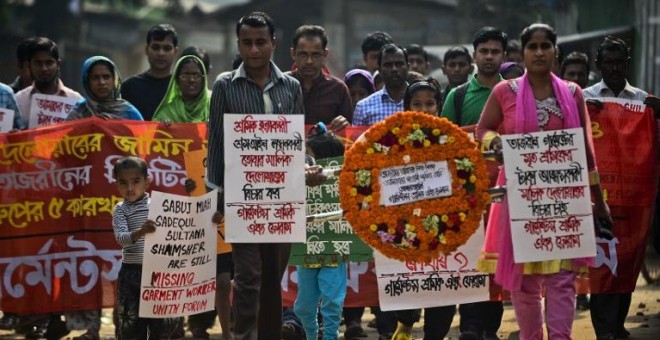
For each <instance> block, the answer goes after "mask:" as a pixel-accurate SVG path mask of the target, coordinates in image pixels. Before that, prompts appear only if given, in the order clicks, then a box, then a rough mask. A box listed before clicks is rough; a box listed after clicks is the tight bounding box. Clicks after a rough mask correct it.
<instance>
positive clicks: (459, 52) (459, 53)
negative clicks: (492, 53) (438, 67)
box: [442, 45, 472, 64]
mask: <svg viewBox="0 0 660 340" xmlns="http://www.w3.org/2000/svg"><path fill="white" fill-rule="evenodd" d="M457 57H465V58H466V59H467V61H468V63H469V64H472V55H470V51H468V49H467V48H465V46H460V45H459V46H454V47H452V48H450V49H448V50H447V52H445V57H444V59H443V60H442V62H443V63H444V64H447V61H449V59H454V58H457Z"/></svg>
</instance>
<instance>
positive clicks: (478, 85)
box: [468, 74, 504, 91]
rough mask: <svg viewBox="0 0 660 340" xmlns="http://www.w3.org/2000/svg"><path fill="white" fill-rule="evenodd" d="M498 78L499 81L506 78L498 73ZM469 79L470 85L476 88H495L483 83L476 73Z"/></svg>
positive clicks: (490, 89) (489, 89)
mask: <svg viewBox="0 0 660 340" xmlns="http://www.w3.org/2000/svg"><path fill="white" fill-rule="evenodd" d="M498 78H499V81H502V80H504V78H502V75H498ZM468 81H469V82H470V87H472V88H474V89H475V90H482V89H487V90H488V91H492V90H493V89H492V88H490V87H488V86H486V85H484V84H482V83H481V82H480V81H479V77H477V75H476V74H475V75H471V76H470V79H469V80H468Z"/></svg>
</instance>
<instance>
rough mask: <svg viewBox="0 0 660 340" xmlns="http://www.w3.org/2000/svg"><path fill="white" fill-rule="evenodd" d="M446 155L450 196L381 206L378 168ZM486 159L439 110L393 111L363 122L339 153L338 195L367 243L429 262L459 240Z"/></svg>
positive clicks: (480, 194)
mask: <svg viewBox="0 0 660 340" xmlns="http://www.w3.org/2000/svg"><path fill="white" fill-rule="evenodd" d="M443 160H446V161H448V164H449V169H450V172H451V178H452V193H453V194H452V196H450V197H444V198H436V199H425V200H421V201H416V202H411V203H405V204H401V205H395V206H388V207H385V206H380V205H379V202H380V184H379V183H378V178H379V174H380V170H381V169H384V168H389V167H393V166H401V165H405V164H414V163H420V162H429V161H443ZM488 186H489V178H488V171H487V169H486V163H485V160H484V158H483V156H482V155H481V152H480V151H479V149H478V148H477V144H476V143H475V142H473V141H472V140H471V139H470V138H469V137H468V135H467V134H466V133H465V132H464V131H463V130H461V129H460V128H459V127H458V126H456V125H454V124H452V123H451V122H450V121H448V120H447V119H445V118H438V117H435V116H432V115H429V114H425V113H420V112H412V111H406V112H398V113H396V114H395V115H392V116H390V117H388V118H387V119H385V120H384V121H382V122H379V123H377V124H375V125H374V126H372V127H370V128H369V129H368V130H367V131H366V132H365V133H364V135H363V137H362V138H361V139H360V140H358V141H357V142H355V143H354V144H353V145H352V146H351V148H350V149H349V150H348V151H347V152H346V154H345V161H344V165H343V168H342V172H341V175H340V176H339V197H340V201H341V205H342V209H343V210H344V211H345V217H346V219H347V220H348V221H349V222H350V224H351V226H352V227H353V230H354V231H355V232H356V233H357V234H358V235H359V236H360V238H362V239H363V240H364V241H365V242H366V243H367V244H369V245H371V246H372V247H374V248H376V249H378V250H379V251H380V252H381V253H382V254H384V255H385V256H387V257H390V258H395V259H398V260H401V261H419V262H430V261H431V260H432V259H434V258H437V257H438V256H440V255H441V254H448V253H450V252H453V251H455V250H456V249H457V248H458V247H459V246H461V245H463V244H465V243H466V242H467V240H468V239H469V238H470V236H472V234H473V233H474V232H475V230H476V229H477V228H478V227H479V223H480V222H481V218H482V215H483V210H484V207H485V205H486V203H487V201H488V199H489V196H488V193H487V189H488Z"/></svg>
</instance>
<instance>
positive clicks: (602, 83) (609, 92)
mask: <svg viewBox="0 0 660 340" xmlns="http://www.w3.org/2000/svg"><path fill="white" fill-rule="evenodd" d="M598 85H599V87H600V88H599V89H598V94H601V95H604V94H607V95H609V96H612V97H615V95H614V91H612V90H611V89H610V88H609V86H607V84H605V81H603V80H601V81H600V83H598ZM639 91H640V90H639V89H637V88H635V87H633V86H632V85H630V83H628V81H627V80H626V86H624V87H623V91H621V92H626V93H628V94H629V95H631V96H635V95H636V94H637V92H639ZM604 97H605V96H604Z"/></svg>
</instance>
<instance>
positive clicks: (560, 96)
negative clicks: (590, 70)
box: [495, 72, 593, 291]
mask: <svg viewBox="0 0 660 340" xmlns="http://www.w3.org/2000/svg"><path fill="white" fill-rule="evenodd" d="M550 76H551V80H552V90H553V92H554V95H555V97H556V98H557V101H558V102H559V106H560V108H561V112H562V113H563V121H564V127H563V128H564V129H571V128H576V127H580V126H581V125H582V124H581V123H580V115H579V112H578V109H577V104H576V103H575V99H574V98H573V95H572V94H571V91H570V90H569V88H568V85H566V83H565V82H564V81H563V80H561V79H560V78H558V77H557V76H555V75H554V74H552V73H551V74H550ZM517 82H518V92H517V93H516V118H515V119H516V125H515V131H513V132H514V133H516V134H518V133H528V132H538V131H539V123H538V114H537V112H536V100H535V99H534V91H533V90H532V86H531V84H530V83H529V80H528V79H527V72H525V74H523V76H522V77H520V78H518V79H517ZM503 174H504V169H502V171H501V173H500V175H503ZM500 213H501V214H502V215H501V216H500V218H499V221H500V223H502V222H504V223H505V224H506V226H505V227H504V228H501V229H502V232H501V234H500V240H499V241H500V242H499V256H498V260H497V270H496V272H495V281H496V282H498V283H499V284H500V285H502V287H504V289H506V290H509V291H517V290H520V287H521V284H522V276H523V265H522V264H516V263H515V262H514V260H513V242H512V240H511V225H510V222H509V207H508V204H506V206H503V207H502V211H501V212H500ZM573 261H574V264H575V265H589V264H591V263H593V259H591V258H589V259H576V260H573ZM576 261H577V263H576Z"/></svg>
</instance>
